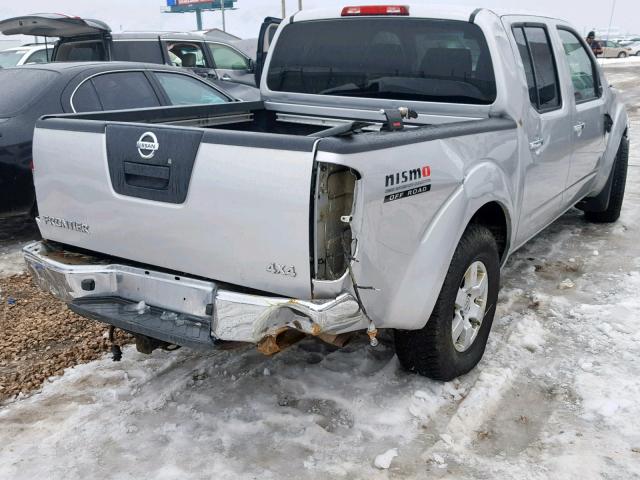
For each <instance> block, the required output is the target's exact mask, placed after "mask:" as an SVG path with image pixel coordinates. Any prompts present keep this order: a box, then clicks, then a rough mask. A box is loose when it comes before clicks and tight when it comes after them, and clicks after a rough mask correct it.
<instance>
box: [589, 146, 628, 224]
mask: <svg viewBox="0 0 640 480" xmlns="http://www.w3.org/2000/svg"><path fill="white" fill-rule="evenodd" d="M628 165H629V139H628V138H626V137H622V141H621V142H620V148H619V149H618V154H617V155H616V160H615V164H614V165H613V169H612V170H611V174H610V175H612V176H613V178H612V179H611V192H610V193H609V205H608V206H607V209H606V210H604V211H602V212H585V218H586V219H587V220H588V221H590V222H594V223H612V222H615V221H616V220H618V218H620V211H621V210H622V202H623V200H624V190H625V185H626V183H627V167H628Z"/></svg>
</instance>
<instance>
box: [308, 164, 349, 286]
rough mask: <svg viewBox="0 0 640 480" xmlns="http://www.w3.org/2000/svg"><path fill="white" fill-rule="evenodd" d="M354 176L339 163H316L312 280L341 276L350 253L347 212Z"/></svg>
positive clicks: (347, 264) (336, 278)
mask: <svg viewBox="0 0 640 480" xmlns="http://www.w3.org/2000/svg"><path fill="white" fill-rule="evenodd" d="M358 177H359V175H358V174H357V172H355V171H354V170H351V169H350V168H347V167H343V166H341V165H334V164H330V163H320V164H319V165H318V170H317V171H316V189H315V201H314V216H315V222H314V223H315V248H314V250H315V255H314V265H313V270H314V272H315V275H314V278H315V279H316V280H329V281H331V280H338V279H339V278H341V277H342V276H343V275H344V274H345V272H346V271H347V267H348V266H349V262H350V261H351V257H352V255H353V254H354V247H355V245H354V241H353V236H352V233H351V216H352V215H353V208H354V197H355V189H356V183H357V180H358Z"/></svg>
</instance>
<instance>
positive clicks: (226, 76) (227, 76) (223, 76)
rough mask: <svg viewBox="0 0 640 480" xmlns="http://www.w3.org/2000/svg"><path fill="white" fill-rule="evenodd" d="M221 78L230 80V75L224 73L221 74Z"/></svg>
mask: <svg viewBox="0 0 640 480" xmlns="http://www.w3.org/2000/svg"><path fill="white" fill-rule="evenodd" d="M222 80H231V77H230V76H229V74H227V73H225V74H224V75H222Z"/></svg>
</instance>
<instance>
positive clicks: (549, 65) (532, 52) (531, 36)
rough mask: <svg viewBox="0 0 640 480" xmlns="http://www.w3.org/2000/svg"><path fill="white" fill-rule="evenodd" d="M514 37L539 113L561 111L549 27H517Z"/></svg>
mask: <svg viewBox="0 0 640 480" xmlns="http://www.w3.org/2000/svg"><path fill="white" fill-rule="evenodd" d="M513 34H514V37H515V40H516V43H517V44H518V51H519V52H520V56H521V58H522V63H523V64H524V66H525V67H524V68H525V74H526V76H527V84H528V86H529V98H530V100H531V104H532V105H533V106H534V107H535V108H536V110H538V111H539V112H547V111H550V110H555V109H557V108H560V106H561V98H560V84H559V82H558V69H557V67H556V61H555V57H554V56H553V49H552V47H551V41H550V40H549V35H548V33H547V30H546V28H545V27H543V26H525V27H514V29H513ZM523 42H524V43H523ZM531 77H533V78H531ZM532 81H533V84H532ZM532 89H533V90H532Z"/></svg>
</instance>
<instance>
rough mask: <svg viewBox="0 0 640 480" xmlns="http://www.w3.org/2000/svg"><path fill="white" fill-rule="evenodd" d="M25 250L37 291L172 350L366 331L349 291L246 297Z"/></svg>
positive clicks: (80, 257)
mask: <svg viewBox="0 0 640 480" xmlns="http://www.w3.org/2000/svg"><path fill="white" fill-rule="evenodd" d="M23 253H24V258H25V261H26V264H27V268H28V270H29V273H30V274H31V275H32V277H33V279H34V281H35V282H36V283H37V284H38V286H39V287H40V288H41V289H42V290H44V291H47V292H50V293H51V294H52V295H54V296H55V297H56V298H58V299H60V300H63V301H64V302H66V303H68V304H69V306H70V308H71V309H72V310H74V311H76V312H77V313H79V314H81V315H83V316H86V317H89V318H92V319H94V320H98V321H101V322H104V323H107V324H111V325H115V326H116V327H118V328H122V329H124V330H127V331H130V332H133V333H138V334H142V335H147V336H149V337H152V338H156V339H158V340H163V341H166V342H169V343H173V344H177V345H182V346H187V347H192V348H208V347H210V346H213V345H214V344H215V341H216V340H223V341H236V342H250V343H258V342H260V341H261V340H263V339H264V338H266V337H269V336H275V335H278V334H279V333H281V332H283V331H285V330H288V329H293V330H298V331H300V332H303V333H306V334H311V335H321V334H329V335H339V334H341V333H346V332H351V331H355V330H360V329H366V328H367V326H368V321H367V320H366V317H365V316H364V315H363V314H362V311H361V309H360V306H359V305H358V302H357V301H356V300H355V299H354V297H353V296H352V295H351V294H349V293H343V294H341V295H339V296H338V297H336V298H332V299H326V300H310V301H309V300H297V299H292V298H283V297H272V296H266V295H254V294H247V293H242V292H238V291H233V290H231V289H227V288H222V287H221V286H219V285H218V284H217V283H215V282H211V281H206V280H200V279H195V278H190V277H184V276H178V275H175V274H172V273H166V272H160V271H154V270H149V269H145V268H141V267H139V266H132V265H126V264H119V263H110V262H109V261H107V260H103V259H100V258H96V257H93V256H89V255H85V254H82V253H75V252H70V251H66V250H63V249H61V248H59V247H56V246H53V245H50V244H48V243H46V242H35V243H32V244H30V245H27V246H26V247H25V248H24V249H23Z"/></svg>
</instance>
